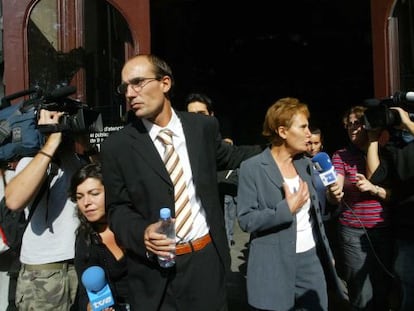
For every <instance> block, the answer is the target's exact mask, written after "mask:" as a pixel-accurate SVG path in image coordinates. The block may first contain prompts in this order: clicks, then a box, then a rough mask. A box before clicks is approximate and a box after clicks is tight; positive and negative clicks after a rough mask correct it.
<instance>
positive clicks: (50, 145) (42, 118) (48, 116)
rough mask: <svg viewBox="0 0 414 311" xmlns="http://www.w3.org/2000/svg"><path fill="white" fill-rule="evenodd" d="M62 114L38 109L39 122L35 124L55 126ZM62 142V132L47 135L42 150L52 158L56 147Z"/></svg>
mask: <svg viewBox="0 0 414 311" xmlns="http://www.w3.org/2000/svg"><path fill="white" fill-rule="evenodd" d="M63 114H64V112H62V111H49V110H46V109H40V111H39V120H38V122H37V124H38V125H39V126H47V125H56V124H59V119H60V117H61V116H62V115H63ZM61 141H62V132H54V133H50V134H48V135H47V140H46V143H45V145H44V146H43V148H42V149H44V151H45V152H47V154H49V155H51V156H53V155H54V153H55V151H56V149H57V147H58V146H59V144H60V143H61Z"/></svg>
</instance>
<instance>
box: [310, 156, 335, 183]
mask: <svg viewBox="0 0 414 311" xmlns="http://www.w3.org/2000/svg"><path fill="white" fill-rule="evenodd" d="M312 163H313V165H314V167H315V169H316V170H317V171H318V172H319V177H320V178H321V181H322V183H323V185H324V186H325V187H326V186H329V185H330V184H333V183H334V182H336V180H337V176H336V172H335V168H334V167H333V165H332V162H331V159H330V158H329V155H328V154H327V153H326V152H319V153H317V154H316V155H315V156H314V157H313V158H312Z"/></svg>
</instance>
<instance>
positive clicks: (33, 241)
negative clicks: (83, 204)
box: [16, 154, 80, 264]
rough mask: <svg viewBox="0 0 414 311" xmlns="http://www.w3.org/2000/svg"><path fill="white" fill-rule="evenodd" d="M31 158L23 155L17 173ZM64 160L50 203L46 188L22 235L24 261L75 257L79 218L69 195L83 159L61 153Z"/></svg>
mask: <svg viewBox="0 0 414 311" xmlns="http://www.w3.org/2000/svg"><path fill="white" fill-rule="evenodd" d="M32 159H33V158H29V157H26V158H23V159H21V160H20V161H19V163H18V165H17V167H16V174H18V173H19V172H20V171H21V170H23V168H24V167H26V165H27V164H28V163H29V162H30V161H31V160H32ZM61 162H62V163H61V165H60V167H59V170H58V172H57V174H56V175H55V176H54V177H53V179H52V180H51V183H50V191H49V202H48V204H46V198H47V191H45V194H44V195H43V196H42V198H41V200H40V201H39V203H38V205H37V207H36V210H35V212H34V214H33V216H32V219H31V220H30V223H29V225H28V226H27V228H26V231H25V233H24V235H23V241H22V249H21V253H20V260H21V262H22V263H24V264H45V263H52V262H58V261H62V260H68V259H73V258H74V257H75V231H76V229H77V227H78V225H79V220H78V217H77V214H76V205H75V203H73V202H72V201H71V200H70V199H69V197H68V189H69V186H70V179H71V177H72V175H73V174H74V173H75V171H76V170H77V169H78V168H79V167H80V161H79V159H78V158H77V157H76V155H75V154H73V155H69V156H67V157H62V158H61ZM29 206H30V205H29ZM46 209H47V212H48V213H47V215H46Z"/></svg>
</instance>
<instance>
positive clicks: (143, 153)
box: [125, 119, 171, 184]
mask: <svg viewBox="0 0 414 311" xmlns="http://www.w3.org/2000/svg"><path fill="white" fill-rule="evenodd" d="M125 132H126V134H127V135H129V136H130V137H131V139H132V140H134V142H133V143H132V144H131V146H132V150H130V151H129V150H128V151H126V152H136V153H139V156H140V157H139V158H142V159H143V160H144V161H145V162H146V163H147V164H148V166H149V167H151V168H152V169H153V170H154V171H155V172H156V173H157V174H158V175H160V177H161V178H162V179H164V180H165V181H166V182H167V183H169V184H171V179H170V176H169V174H168V172H167V170H166V169H165V165H164V162H163V160H162V159H161V157H160V155H159V153H158V151H157V149H156V148H155V146H154V143H153V142H152V140H151V138H150V136H149V134H148V131H147V129H146V128H145V126H144V124H143V123H142V122H141V120H139V119H136V120H135V121H134V122H133V123H132V124H129V125H128V126H126V127H125ZM138 146H140V148H138ZM142 146H145V148H141V147H142Z"/></svg>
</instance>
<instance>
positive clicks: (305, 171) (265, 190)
mask: <svg viewBox="0 0 414 311" xmlns="http://www.w3.org/2000/svg"><path fill="white" fill-rule="evenodd" d="M294 166H295V168H296V170H297V172H298V174H299V176H300V177H301V179H302V180H303V181H305V182H306V183H307V184H308V188H309V192H310V199H311V213H312V217H314V223H315V225H314V230H315V232H314V236H316V239H317V241H316V243H317V248H318V255H319V257H320V258H321V261H322V263H323V266H324V268H325V270H326V271H325V276H326V278H327V279H328V278H329V279H331V280H332V278H333V279H334V280H335V282H334V284H335V285H336V287H337V289H338V291H339V292H340V293H344V292H345V291H344V286H343V284H342V282H341V281H340V280H339V278H338V276H337V274H336V271H335V267H334V261H333V255H332V252H331V250H330V247H329V243H328V239H327V237H326V235H325V230H324V225H323V221H322V217H321V210H320V202H319V199H318V195H317V192H316V190H315V186H314V183H313V169H312V166H311V162H310V160H309V159H308V158H305V157H304V156H298V157H296V158H295V159H294ZM239 173H240V175H239V188H238V195H237V196H238V205H237V216H238V220H239V223H240V227H241V228H242V230H244V231H246V232H250V233H251V241H250V249H249V257H248V262H247V263H248V268H247V292H248V301H249V304H251V305H252V306H256V307H259V308H261V309H266V310H278V311H279V310H287V308H288V306H291V305H292V304H293V301H294V299H295V297H294V287H295V274H296V272H295V265H294V258H295V254H296V217H294V216H293V215H292V213H291V212H290V210H289V207H288V205H287V202H286V200H285V199H284V191H283V186H282V183H283V177H282V175H281V173H280V171H279V168H278V167H277V165H276V163H275V161H274V159H273V157H272V155H271V153H270V148H267V149H265V150H264V151H263V152H262V153H261V154H259V155H256V156H254V157H252V158H250V159H248V160H246V161H244V162H243V163H242V164H241V167H240V172H239ZM264 267H265V269H264ZM342 298H345V296H342Z"/></svg>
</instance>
